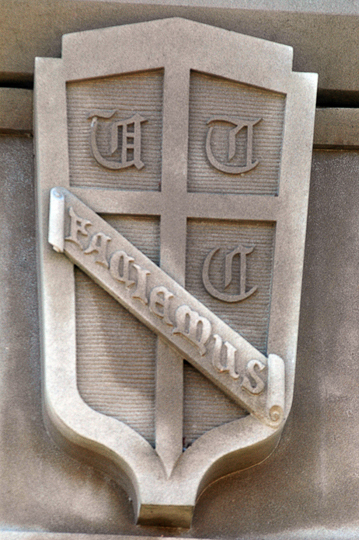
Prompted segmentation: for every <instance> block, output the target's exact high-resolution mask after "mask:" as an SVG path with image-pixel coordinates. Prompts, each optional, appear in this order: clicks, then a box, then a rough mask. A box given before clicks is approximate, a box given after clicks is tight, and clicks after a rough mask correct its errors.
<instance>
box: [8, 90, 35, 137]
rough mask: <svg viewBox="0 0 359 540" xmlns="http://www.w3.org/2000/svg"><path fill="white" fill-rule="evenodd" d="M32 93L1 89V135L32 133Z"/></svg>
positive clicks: (29, 91)
mask: <svg viewBox="0 0 359 540" xmlns="http://www.w3.org/2000/svg"><path fill="white" fill-rule="evenodd" d="M32 94H33V93H32V91H31V90H23V89H22V88H0V133H14V132H17V133H19V132H20V133H27V134H30V133H32V99H33V96H32Z"/></svg>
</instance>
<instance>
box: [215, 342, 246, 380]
mask: <svg viewBox="0 0 359 540" xmlns="http://www.w3.org/2000/svg"><path fill="white" fill-rule="evenodd" d="M213 337H214V340H215V343H214V347H213V353H212V354H213V356H212V363H213V366H214V367H215V368H216V369H217V370H218V371H219V372H220V373H225V372H228V373H229V375H230V376H231V377H232V379H238V377H239V373H237V371H236V352H237V349H236V348H235V347H233V345H231V344H230V343H229V342H228V341H225V342H224V343H223V340H222V338H221V336H219V335H218V334H214V335H213ZM222 356H223V360H224V363H222Z"/></svg>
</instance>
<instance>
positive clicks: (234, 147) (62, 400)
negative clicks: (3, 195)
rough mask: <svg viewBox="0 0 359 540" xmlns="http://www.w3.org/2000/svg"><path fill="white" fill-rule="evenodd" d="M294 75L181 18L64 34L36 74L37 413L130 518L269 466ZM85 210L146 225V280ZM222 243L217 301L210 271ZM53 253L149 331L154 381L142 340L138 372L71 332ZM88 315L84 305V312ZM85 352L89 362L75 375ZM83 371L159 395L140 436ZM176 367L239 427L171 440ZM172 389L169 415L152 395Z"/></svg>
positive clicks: (279, 58)
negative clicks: (118, 483) (217, 396)
mask: <svg viewBox="0 0 359 540" xmlns="http://www.w3.org/2000/svg"><path fill="white" fill-rule="evenodd" d="M144 43H146V47H145V48H144V46H143V44H144ZM218 44H220V46H219V45H218ZM113 51H118V52H117V53H116V52H115V53H114V52H113ZM291 64H292V50H291V49H290V48H288V47H285V46H282V45H278V44H274V43H268V42H265V41H262V40H257V39H255V38H251V37H248V36H243V35H239V34H234V33H229V32H226V31H224V30H220V29H216V28H211V27H208V26H204V25H200V24H198V23H193V22H190V21H185V20H181V19H169V20H162V21H153V22H150V23H145V24H137V25H132V26H122V27H117V28H110V29H106V30H97V31H94V32H89V33H79V34H74V35H68V36H64V39H63V54H62V60H55V59H38V60H37V66H36V86H35V98H36V99H35V103H36V109H35V110H36V119H37V122H36V155H37V166H38V181H39V187H38V202H39V217H40V225H39V228H40V239H41V244H40V246H41V247H40V269H41V295H42V298H43V304H42V314H43V319H42V324H43V328H42V335H43V358H44V405H45V411H46V414H47V417H48V419H49V425H50V428H51V429H52V430H53V431H54V434H55V436H56V437H57V438H58V440H61V439H63V441H64V444H65V445H70V446H72V447H75V448H76V449H77V452H78V453H79V454H81V451H82V450H83V449H85V450H86V451H87V452H90V453H91V454H92V456H93V459H94V460H95V461H96V459H97V464H98V466H100V467H103V468H105V470H108V468H109V466H111V468H112V469H113V468H115V477H118V476H119V475H120V474H122V475H125V477H126V478H127V480H126V486H127V489H128V490H129V492H130V493H131V497H132V498H133V500H134V510H135V514H136V518H137V519H138V521H139V522H140V523H142V524H160V525H162V526H163V525H171V526H189V524H190V520H191V516H192V513H193V508H194V504H195V501H196V498H197V497H198V496H199V494H200V493H201V491H202V490H203V489H204V487H205V486H206V485H208V483H209V482H210V481H213V480H214V479H216V478H218V477H220V476H223V475H224V474H227V473H228V472H231V471H233V470H238V469H240V468H246V467H248V466H251V465H254V464H256V463H258V462H260V461H262V460H263V459H265V458H266V457H267V456H268V455H269V454H270V453H271V452H272V450H273V449H274V448H275V446H276V444H277V442H278V439H279V436H280V434H281V431H282V429H283V426H284V422H285V420H286V418H287V416H288V414H289V411H290V407H291V401H292V394H293V384H294V367H295V351H296V342H297V331H298V318H299V299H300V287H301V277H302V265H303V252H304V237H305V218H306V210H307V196H308V182H309V161H310V155H311V145H312V133H313V123H314V122H313V120H314V107H315V89H316V88H315V84H316V76H315V75H313V74H308V73H306V74H298V73H294V72H292V71H291ZM65 83H66V84H65ZM162 85H163V93H162V92H161V91H158V90H156V88H157V89H158V88H161V87H162ZM50 94H51V99H49V95H50ZM66 105H67V116H66V114H65V107H66ZM299 118H300V120H299ZM223 124H224V125H225V131H224V130H223ZM156 126H157V127H156ZM55 129H56V133H57V138H56V140H52V139H51V137H49V135H50V134H51V133H53V132H54V130H55ZM161 132H162V140H161V137H160V134H161ZM119 133H120V135H119ZM206 133H207V134H206ZM119 139H121V140H120V141H119ZM227 139H228V142H227ZM227 145H228V148H227V150H225V148H226V146H227ZM159 163H162V166H161V175H160V174H159V171H160V169H159V168H158V164H159ZM54 168H55V170H56V178H57V181H56V183H55V184H54V175H53V172H52V171H53V170H54ZM55 186H57V187H55ZM51 188H53V189H52V190H51V196H50V189H51ZM64 188H66V189H64ZM103 188H106V189H103ZM75 195H76V196H75ZM49 197H50V214H48V212H49ZM77 197H78V198H77ZM81 201H83V202H81ZM84 203H85V204H84ZM140 208H141V209H142V210H141V211H140V210H139V209H140ZM95 212H102V213H104V214H105V216H106V215H109V214H110V215H111V214H112V215H115V214H127V215H133V216H138V217H137V218H136V219H137V221H141V219H143V217H142V216H144V217H146V216H148V215H150V216H153V215H155V216H159V217H160V239H161V248H160V264H161V269H159V268H158V267H157V266H156V265H155V264H153V263H152V262H151V261H150V259H149V258H148V257H146V255H144V254H143V253H141V251H139V250H138V249H136V247H135V245H134V244H132V243H131V242H129V241H128V240H126V238H125V237H124V236H123V235H121V234H120V233H119V232H116V230H115V229H114V228H113V227H112V225H110V224H108V223H106V221H104V220H103V219H101V218H100V217H99V216H98V215H97V214H96V213H95ZM48 216H49V217H48ZM203 220H205V221H203ZM48 222H49V226H48ZM206 222H207V223H208V225H206V226H205V229H204V231H203V232H201V227H202V228H203V226H204V223H206ZM212 229H213V230H212ZM187 230H188V235H189V241H188V246H187V254H186V244H187V240H186V238H187ZM47 231H49V232H47ZM208 240H209V241H210V242H215V243H216V246H215V248H214V249H213V246H211V251H210V256H208V255H207V250H208V247H209V246H208V247H206V242H207V241H208ZM48 242H49V243H50V244H51V245H52V246H53V248H54V249H55V251H56V252H57V254H54V253H53V252H52V251H51V248H50V247H49V243H48ZM249 244H250V245H249ZM274 245H275V252H274ZM218 246H219V247H218ZM193 248H194V251H192V255H191V250H193ZM222 248H224V249H225V253H227V255H226V256H225V275H224V289H225V291H224V292H220V289H223V286H222V284H221V279H220V278H221V275H222V271H221V269H220V266H219V265H218V260H217V259H216V261H215V262H213V260H214V259H215V254H216V253H217V252H218V251H219V249H222ZM253 251H254V252H255V253H254V255H251V254H252V252H253ZM62 253H64V254H66V255H67V256H68V257H69V258H70V260H71V261H73V262H74V263H75V264H76V265H77V266H78V267H79V268H81V269H82V270H84V271H85V272H86V273H88V275H89V276H90V277H91V278H92V279H93V280H94V281H95V282H96V283H97V284H99V285H100V286H101V287H102V288H103V289H104V290H105V291H107V292H108V293H109V294H110V295H111V296H113V297H114V298H115V300H117V301H119V302H120V303H121V304H122V305H123V306H124V307H125V308H126V310H128V311H129V312H130V313H131V314H132V315H134V316H135V317H136V318H138V319H139V320H140V322H142V323H144V324H145V325H146V326H148V327H149V329H150V330H152V331H154V332H155V333H157V334H158V336H159V338H160V339H159V343H160V345H159V352H158V358H159V363H158V365H157V366H156V377H155V379H154V374H153V368H150V369H148V367H147V369H146V370H144V371H142V366H143V364H142V358H146V357H148V358H150V361H149V363H148V366H151V365H155V358H154V357H153V346H151V347H150V348H147V349H146V348H145V349H144V348H143V347H141V349H140V350H139V352H138V356H139V357H140V358H141V363H140V364H138V366H139V367H136V365H137V362H136V361H135V359H133V360H132V361H130V360H127V359H125V358H124V359H123V360H122V362H119V361H116V359H115V356H113V353H110V354H111V358H110V357H109V356H108V352H107V351H110V350H112V349H114V350H115V347H116V346H115V344H114V341H115V340H116V338H111V343H110V341H108V339H107V338H106V337H105V335H104V334H103V332H101V330H100V332H99V333H98V332H95V330H94V327H93V326H91V325H92V323H91V319H89V320H88V322H86V321H85V322H84V323H82V325H81V322H76V321H81V320H84V319H83V316H82V315H81V310H80V309H79V303H78V300H77V298H79V293H78V292H77V291H78V287H77V286H76V285H75V283H76V281H75V280H74V273H73V267H72V266H71V265H70V264H69V263H68V261H67V260H66V259H65V258H64V256H63V255H61V254H62ZM198 254H200V259H202V257H203V262H201V261H200V260H197V259H198ZM248 256H250V257H251V259H250V261H249V262H248V263H247V257H248ZM234 257H237V259H238V260H239V267H238V269H237V270H233V269H234V268H235V266H234V263H233V259H234ZM212 263H213V264H212ZM247 264H248V265H249V267H250V268H251V269H250V270H249V271H248V276H247ZM201 266H202V270H201ZM212 267H214V268H212ZM215 268H217V269H215ZM163 271H165V272H166V274H168V275H166V274H165V273H164V272H163ZM233 272H234V274H235V275H236V279H235V280H234V281H233V275H232V273H233ZM201 276H202V280H203V285H202V284H201V282H200V281H198V279H200V278H201ZM185 277H186V281H187V283H188V287H189V289H190V292H189V291H186V290H185V289H184V288H182V287H181V285H182V284H183V283H184V281H185ZM187 278H188V279H187ZM253 280H254V281H255V283H254V281H253ZM238 281H239V283H238V284H237V282H238ZM247 281H248V284H247ZM247 285H248V290H247ZM203 287H204V288H203ZM238 287H239V294H238V293H235V291H237V290H238ZM270 289H271V294H270ZM83 296H84V305H85V306H86V294H84V295H83ZM87 296H88V299H90V298H92V294H91V295H90V294H88V295H87ZM211 297H212V298H215V299H216V302H217V304H216V303H213V300H212V299H211ZM199 298H200V299H201V300H202V302H200V301H199ZM269 298H270V301H269ZM218 300H219V302H218ZM102 302H103V301H101V302H100V299H99V297H98V304H97V305H98V307H100V306H101V305H102ZM240 302H243V303H245V302H246V304H245V306H244V307H242V304H241V305H238V306H237V305H236V304H238V303H240ZM75 303H76V312H77V316H76V317H75ZM226 304H229V306H230V307H231V309H230V308H229V306H228V307H226ZM91 305H93V304H91ZM94 305H95V306H96V302H95V304H94ZM92 309H93V308H90V304H89V303H87V308H85V313H89V314H91V313H92ZM102 309H103V308H101V310H102ZM111 309H112V308H111ZM93 313H94V314H95V313H96V310H95V311H93ZM125 313H126V311H125ZM216 313H217V314H218V315H219V317H217V316H216ZM238 313H240V314H241V316H240V319H239V321H238V320H237V321H236V316H237V314H238ZM109 317H110V318H109V319H108V325H110V324H112V322H111V315H109ZM224 317H226V318H229V319H230V320H231V324H232V325H234V328H235V331H234V330H232V328H231V327H230V326H227V325H226V324H225V323H224V322H223V321H222V320H221V318H224ZM253 320H254V322H253ZM247 321H248V322H247ZM83 325H85V328H87V330H85V329H84V328H83ZM91 328H93V330H91ZM237 332H241V334H242V335H243V337H242V336H241V335H239V333H237ZM76 333H77V335H78V336H80V335H85V336H87V337H86V338H85V339H84V341H82V340H81V341H79V339H77V340H75V336H76ZM101 336H102V337H101ZM138 336H140V334H138ZM119 338H120V339H122V340H124V343H125V342H126V341H125V340H126V333H125V332H123V333H122V335H120V336H119ZM86 341H89V342H91V343H92V344H93V345H92V346H93V348H95V349H96V350H97V354H96V355H95V356H94V357H93V360H92V362H91V361H90V362H87V365H88V367H87V369H86V370H85V369H82V373H83V375H82V376H81V377H79V376H78V373H79V369H78V367H77V366H78V365H79V363H80V360H79V358H80V357H81V354H82V353H81V351H82V350H83V348H84V347H85V348H86ZM137 341H139V342H140V339H136V338H135V341H134V342H132V343H131V348H132V349H134V350H135V344H136V342H137ZM82 343H83V344H82ZM116 343H117V347H118V350H121V349H122V348H123V347H125V346H124V345H123V344H122V343H121V341H117V342H116ZM253 343H254V344H255V346H256V347H254V346H253ZM257 349H258V350H257ZM166 350H168V351H171V353H170V354H169V364H168V365H166V357H167V352H166ZM261 351H262V352H261ZM263 352H264V353H265V355H264V354H263ZM149 355H150V356H149ZM176 355H177V358H176ZM267 356H268V358H267ZM98 358H101V365H102V363H103V361H104V360H103V359H105V358H108V361H110V365H111V366H112V363H114V362H115V363H116V365H117V364H120V366H123V367H124V366H127V365H128V366H129V367H130V371H129V372H128V373H127V374H126V379H127V380H128V381H131V383H128V384H131V385H132V386H134V387H136V386H137V384H139V382H137V379H139V380H146V381H147V379H148V382H146V384H147V385H149V387H152V388H153V385H154V380H155V381H156V393H155V395H154V396H153V389H152V390H151V392H150V395H149V399H148V404H147V405H146V406H145V410H146V411H147V412H148V411H149V410H151V408H153V410H154V411H155V424H154V431H155V435H154V439H153V431H152V430H151V431H152V433H151V434H150V435H147V437H144V436H143V435H144V430H145V427H141V428H139V423H138V415H139V414H140V413H141V410H142V408H140V409H138V408H137V404H136V403H134V404H133V405H132V409H133V412H132V413H131V410H130V411H129V412H128V413H126V414H127V417H128V419H129V421H127V422H124V421H123V420H124V418H123V416H122V415H123V413H122V410H121V407H120V408H118V407H117V402H118V400H121V399H122V398H121V394H119V395H117V393H116V391H115V390H111V392H110V395H109V397H106V394H105V393H104V392H105V390H106V388H107V386H108V385H109V384H111V385H112V384H113V382H112V381H111V377H109V376H108V375H107V373H108V367H106V364H104V366H105V367H104V368H103V370H99V369H98V368H97V364H98ZM182 358H185V359H186V360H187V361H188V362H189V363H191V364H193V366H194V367H195V368H197V369H198V370H199V371H200V372H201V373H202V374H203V375H205V376H206V377H207V378H209V380H210V381H211V382H212V383H214V384H215V385H216V386H218V387H219V388H220V389H222V390H223V391H224V392H225V393H226V394H227V395H228V396H229V397H230V398H231V399H232V400H234V402H237V403H238V404H239V405H240V406H241V407H242V408H243V409H245V411H246V413H245V414H246V416H245V417H244V418H243V411H242V410H239V411H238V413H237V414H238V415H239V416H240V418H239V419H238V420H235V421H232V422H231V421H230V419H229V418H227V420H226V419H225V416H224V417H223V420H222V421H221V422H219V423H218V424H217V425H214V426H213V427H214V428H215V429H208V428H207V430H206V429H204V428H203V427H202V428H201V430H200V433H198V428H197V427H196V431H197V437H198V440H197V437H196V435H195V433H194V431H193V430H192V431H191V429H190V432H189V433H186V431H184V430H183V428H182V420H181V419H182V409H183V391H182V389H181V388H180V389H178V386H180V387H182V384H183V382H182V381H183V380H184V379H185V380H187V379H186V377H184V376H183V362H182ZM132 365H133V368H132ZM123 367H122V368H121V369H123ZM131 368H132V369H131ZM110 369H111V370H113V369H114V368H113V367H111V368H110ZM116 369H118V368H116ZM138 370H140V371H141V377H139V372H138ZM173 371H174V372H175V373H176V374H177V376H176V377H171V376H169V375H168V374H169V373H171V374H172V373H173ZM87 372H89V373H94V374H95V373H96V374H97V375H96V377H95V383H94V384H93V383H91V380H88V379H89V378H90V379H91V376H90V377H89V376H88V375H87ZM185 373H187V374H188V375H189V376H190V378H191V377H193V375H190V374H191V373H192V371H191V370H189V371H188V370H187V372H186V370H185ZM136 374H137V375H136ZM131 377H132V378H133V379H132V380H131ZM176 379H177V382H176ZM80 381H81V382H80ZM82 381H83V382H82ZM101 381H102V382H101ZM151 381H152V382H151ZM169 383H171V384H172V387H171V403H172V404H173V407H171V408H168V406H167V404H166V403H165V402H164V401H163V400H162V399H161V398H159V399H158V400H156V395H159V396H161V394H162V393H165V394H166V393H167V392H168V387H167V385H168V384H169ZM141 384H142V383H141ZM79 388H80V391H79ZM82 388H84V389H85V390H84V392H85V394H84V393H82V394H81V389H82ZM140 388H141V390H140V391H141V392H142V393H143V392H144V391H145V389H144V387H142V386H141V387H140ZM146 388H147V386H146ZM185 391H186V389H185ZM135 396H136V394H135V395H134V398H135ZM197 406H198V407H204V404H201V400H200V401H199V402H198V405H197ZM141 407H142V405H141ZM115 410H116V411H117V412H116V413H115ZM228 412H229V410H228ZM199 423H200V422H199ZM201 431H202V432H201ZM157 432H158V433H159V437H158V438H157ZM165 432H167V433H168V434H169V435H168V437H166V436H165ZM199 435H202V436H199ZM149 437H150V438H149ZM151 443H152V444H155V449H153V447H152V445H151ZM183 446H185V451H183V450H182V447H183ZM187 446H190V447H189V448H187ZM96 456H97V457H96ZM229 456H230V457H229Z"/></svg>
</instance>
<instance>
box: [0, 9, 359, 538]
mask: <svg viewBox="0 0 359 540" xmlns="http://www.w3.org/2000/svg"><path fill="white" fill-rule="evenodd" d="M183 4H184V3H182V4H181V5H180V2H177V1H172V2H171V1H169V0H167V1H163V2H147V3H143V4H141V3H140V2H132V3H131V2H129V3H124V2H116V1H113V2H107V1H92V0H71V1H70V0H66V1H61V2H60V1H57V0H47V1H46V0H38V1H34V0H33V1H31V0H20V1H19V0H17V1H16V0H10V1H9V0H2V2H0V20H1V21H2V23H1V26H2V31H1V33H0V86H1V87H0V179H1V182H0V223H1V227H0V246H1V249H0V284H1V291H2V293H1V302H0V351H1V352H0V354H1V362H0V366H1V367H0V373H1V377H0V388H1V391H0V426H1V428H0V435H1V436H0V530H1V531H3V532H0V538H1V539H4V540H5V539H8V538H9V539H13V538H14V539H15V538H16V539H17V538H26V539H28V538H29V539H30V538H31V540H35V539H36V540H37V539H39V540H40V539H42V538H46V539H49V540H50V539H51V540H60V538H71V539H74V540H75V539H76V540H80V538H81V539H84V538H86V539H87V538H97V539H98V540H99V539H100V538H101V539H102V538H105V536H101V535H131V536H136V535H139V536H146V535H148V536H180V537H191V538H192V537H193V538H243V539H244V538H248V539H252V538H253V539H255V538H263V539H266V540H272V539H273V540H274V539H275V540H279V539H283V540H284V539H289V538H290V539H303V540H304V539H308V538H313V539H328V540H329V539H332V538H341V539H344V538H348V539H349V538H354V537H356V536H358V533H359V531H358V499H359V426H358V412H357V411H358V409H359V393H358V391H357V386H358V381H359V367H358V365H359V364H358V362H357V354H358V353H357V350H358V345H359V332H358V327H359V310H358V305H359V290H358V284H357V282H358V279H357V268H358V266H359V264H358V263H359V252H358V231H359V217H358V216H359V214H358V210H357V206H358V200H359V191H358V187H357V177H358V173H359V127H358V126H359V122H358V120H359V109H357V108H356V106H358V107H359V69H358V68H359V66H358V63H359V60H358V58H359V56H358V47H359V43H358V32H357V28H358V24H359V10H356V9H355V8H354V7H353V8H352V9H351V10H350V9H349V7H346V8H345V7H343V6H340V4H341V3H340V2H337V3H336V6H337V9H336V8H335V6H334V7H333V6H331V11H329V9H328V8H327V7H326V5H325V2H323V3H321V2H318V6H317V12H313V11H311V10H310V9H309V8H308V6H306V3H305V2H304V1H303V2H300V3H299V4H300V5H299V6H297V3H295V2H290V3H286V4H288V5H286V7H285V9H286V11H284V7H283V5H284V4H283V5H282V3H281V2H280V1H277V2H269V1H265V0H263V1H262V2H260V1H259V0H258V1H257V2H253V3H252V4H251V9H248V5H249V3H247V2H245V1H241V2H240V1H237V2H236V7H233V6H234V4H233V3H230V2H225V1H224V0H223V1H222V2H220V1H219V0H217V1H213V2H208V3H206V2H197V5H194V2H193V3H191V5H183ZM294 4H295V5H294ZM308 4H309V3H308ZM296 9H297V10H296ZM345 10H346V11H345ZM170 16H171V17H172V16H181V17H185V18H188V19H193V20H196V21H200V22H205V23H208V24H211V25H214V26H219V27H221V28H226V29H229V30H234V31H237V32H242V33H245V34H249V35H253V36H257V37H262V38H265V39H269V40H272V41H277V42H279V43H284V44H287V45H291V46H293V48H294V69H295V70H298V71H314V72H318V73H319V91H318V109H317V116H316V125H315V136H314V153H313V164H312V178H311V191H310V201H309V215H308V228H307V241H306V255H305V267H304V279H303V292H302V305H301V322H300V329H299V348H298V355H297V372H296V384H295V391H294V404H293V408H292V412H291V415H290V418H289V420H288V422H287V424H286V426H285V429H284V433H283V436H282V439H281V441H280V444H279V447H278V448H277V450H276V451H275V452H274V453H273V454H272V455H271V456H270V457H269V458H268V459H267V460H266V461H265V462H264V463H262V464H260V465H258V466H256V467H255V468H252V469H247V470H245V471H244V472H241V473H236V474H232V475H230V476H228V477H225V478H223V479H221V480H218V481H217V482H215V483H214V484H212V485H211V486H210V487H209V488H208V489H207V490H206V491H205V492H204V493H203V495H202V496H201V497H200V499H199V501H198V503H197V505H196V509H195V514H194V519H193V525H192V528H191V529H190V530H181V529H177V530H173V529H163V528H154V527H138V526H135V525H134V522H133V511H132V507H131V503H130V501H129V499H128V496H127V494H126V493H125V491H123V490H122V489H121V488H119V487H118V486H117V485H116V484H115V483H114V482H113V481H112V480H111V479H110V478H109V477H107V476H105V475H104V474H102V473H100V472H97V471H96V470H95V469H92V468H91V467H90V466H87V465H84V464H83V463H82V462H79V461H77V460H76V457H74V458H72V457H69V456H68V455H67V454H65V453H64V452H63V451H62V450H60V449H58V447H57V446H56V444H55V443H54V442H53V441H52V439H51V438H50V437H49V435H48V434H47V432H46V430H45V427H44V424H43V420H42V410H41V366H40V351H39V319H38V300H37V276H36V230H35V202H34V197H35V193H34V164H33V145H32V133H33V127H32V78H33V64H34V57H35V56H49V57H58V56H59V55H60V48H61V35H62V34H64V33H68V32H74V31H81V30H87V29H92V28H102V27H108V26H114V25H122V24H126V23H132V22H138V21H146V20H153V19H157V18H164V17H170ZM54 136H56V134H54ZM48 533H73V534H71V535H70V534H69V536H67V535H65V536H60V535H57V534H48ZM75 533H78V534H80V533H82V535H76V534H75ZM87 535H89V536H87ZM92 535H100V536H92ZM106 538H109V537H108V536H106ZM110 538H111V537H110Z"/></svg>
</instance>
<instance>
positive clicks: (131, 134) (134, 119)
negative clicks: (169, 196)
mask: <svg viewBox="0 0 359 540" xmlns="http://www.w3.org/2000/svg"><path fill="white" fill-rule="evenodd" d="M117 112H118V111H117V110H116V109H113V110H101V109H95V110H93V111H90V112H89V113H88V115H87V118H88V119H91V134H90V145H91V150H92V154H93V157H94V158H95V159H96V161H97V163H99V164H100V165H102V167H105V168H106V169H112V170H120V169H127V168H128V167H132V166H135V167H136V168H137V169H138V170H140V169H142V168H143V167H144V166H145V164H144V163H143V162H142V161H141V124H142V123H143V122H147V120H146V118H143V116H141V115H140V114H138V113H135V114H134V115H133V116H131V118H127V119H125V120H114V121H113V122H110V123H108V132H109V133H108V135H109V139H110V154H111V155H113V154H114V153H115V152H116V150H118V148H119V131H121V134H122V135H121V161H116V160H114V159H109V158H106V157H104V156H103V155H102V154H101V152H100V150H99V147H98V144H97V130H98V123H99V122H98V119H99V118H102V119H106V120H109V119H110V118H112V117H113V116H114V115H115V114H116V113H117Z"/></svg>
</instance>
